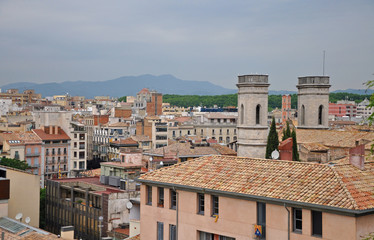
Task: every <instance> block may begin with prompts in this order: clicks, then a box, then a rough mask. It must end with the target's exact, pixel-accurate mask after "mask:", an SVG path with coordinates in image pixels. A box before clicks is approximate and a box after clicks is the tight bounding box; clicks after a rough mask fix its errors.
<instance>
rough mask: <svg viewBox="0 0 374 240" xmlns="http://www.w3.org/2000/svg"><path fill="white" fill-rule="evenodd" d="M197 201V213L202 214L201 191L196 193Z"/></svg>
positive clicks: (202, 196)
mask: <svg viewBox="0 0 374 240" xmlns="http://www.w3.org/2000/svg"><path fill="white" fill-rule="evenodd" d="M197 202H198V209H197V213H198V214H201V215H204V205H205V204H204V194H203V193H198V194H197Z"/></svg>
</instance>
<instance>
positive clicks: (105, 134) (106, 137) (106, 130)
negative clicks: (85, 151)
mask: <svg viewBox="0 0 374 240" xmlns="http://www.w3.org/2000/svg"><path fill="white" fill-rule="evenodd" d="M129 126H130V125H129V124H128V123H124V122H118V123H114V124H106V125H104V126H97V127H95V128H94V132H93V154H94V156H93V158H94V159H100V161H109V160H111V159H110V158H109V148H110V143H111V142H114V141H118V140H120V139H126V138H128V137H129V136H130V133H129Z"/></svg>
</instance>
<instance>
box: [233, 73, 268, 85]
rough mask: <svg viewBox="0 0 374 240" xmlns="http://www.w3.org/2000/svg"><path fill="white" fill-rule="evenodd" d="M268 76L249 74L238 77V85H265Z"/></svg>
mask: <svg viewBox="0 0 374 240" xmlns="http://www.w3.org/2000/svg"><path fill="white" fill-rule="evenodd" d="M268 78H269V76H268V75H265V74H250V75H242V76H238V83H239V84H240V83H251V84H264V83H265V84H267V83H268Z"/></svg>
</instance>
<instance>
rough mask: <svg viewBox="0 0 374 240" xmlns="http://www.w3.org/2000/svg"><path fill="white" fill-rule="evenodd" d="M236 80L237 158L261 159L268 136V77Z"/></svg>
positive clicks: (250, 77) (261, 76) (259, 76)
mask: <svg viewBox="0 0 374 240" xmlns="http://www.w3.org/2000/svg"><path fill="white" fill-rule="evenodd" d="M238 79H239V80H238V84H237V85H236V86H237V87H238V112H239V121H238V125H237V128H238V141H237V146H238V156H242V157H255V158H263V157H265V151H266V143H267V135H268V124H267V115H268V88H269V86H270V84H269V83H268V75H243V76H239V77H238Z"/></svg>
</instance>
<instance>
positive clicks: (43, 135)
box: [32, 128, 70, 140]
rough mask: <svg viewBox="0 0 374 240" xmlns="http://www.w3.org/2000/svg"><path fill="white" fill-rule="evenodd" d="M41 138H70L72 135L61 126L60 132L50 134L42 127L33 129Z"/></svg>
mask: <svg viewBox="0 0 374 240" xmlns="http://www.w3.org/2000/svg"><path fill="white" fill-rule="evenodd" d="M32 131H33V132H34V133H35V134H36V135H38V137H39V138H40V139H41V140H70V137H69V136H68V135H67V134H66V133H65V132H64V130H62V129H61V128H59V130H58V134H48V133H46V132H45V131H43V130H42V129H33V130H32Z"/></svg>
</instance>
